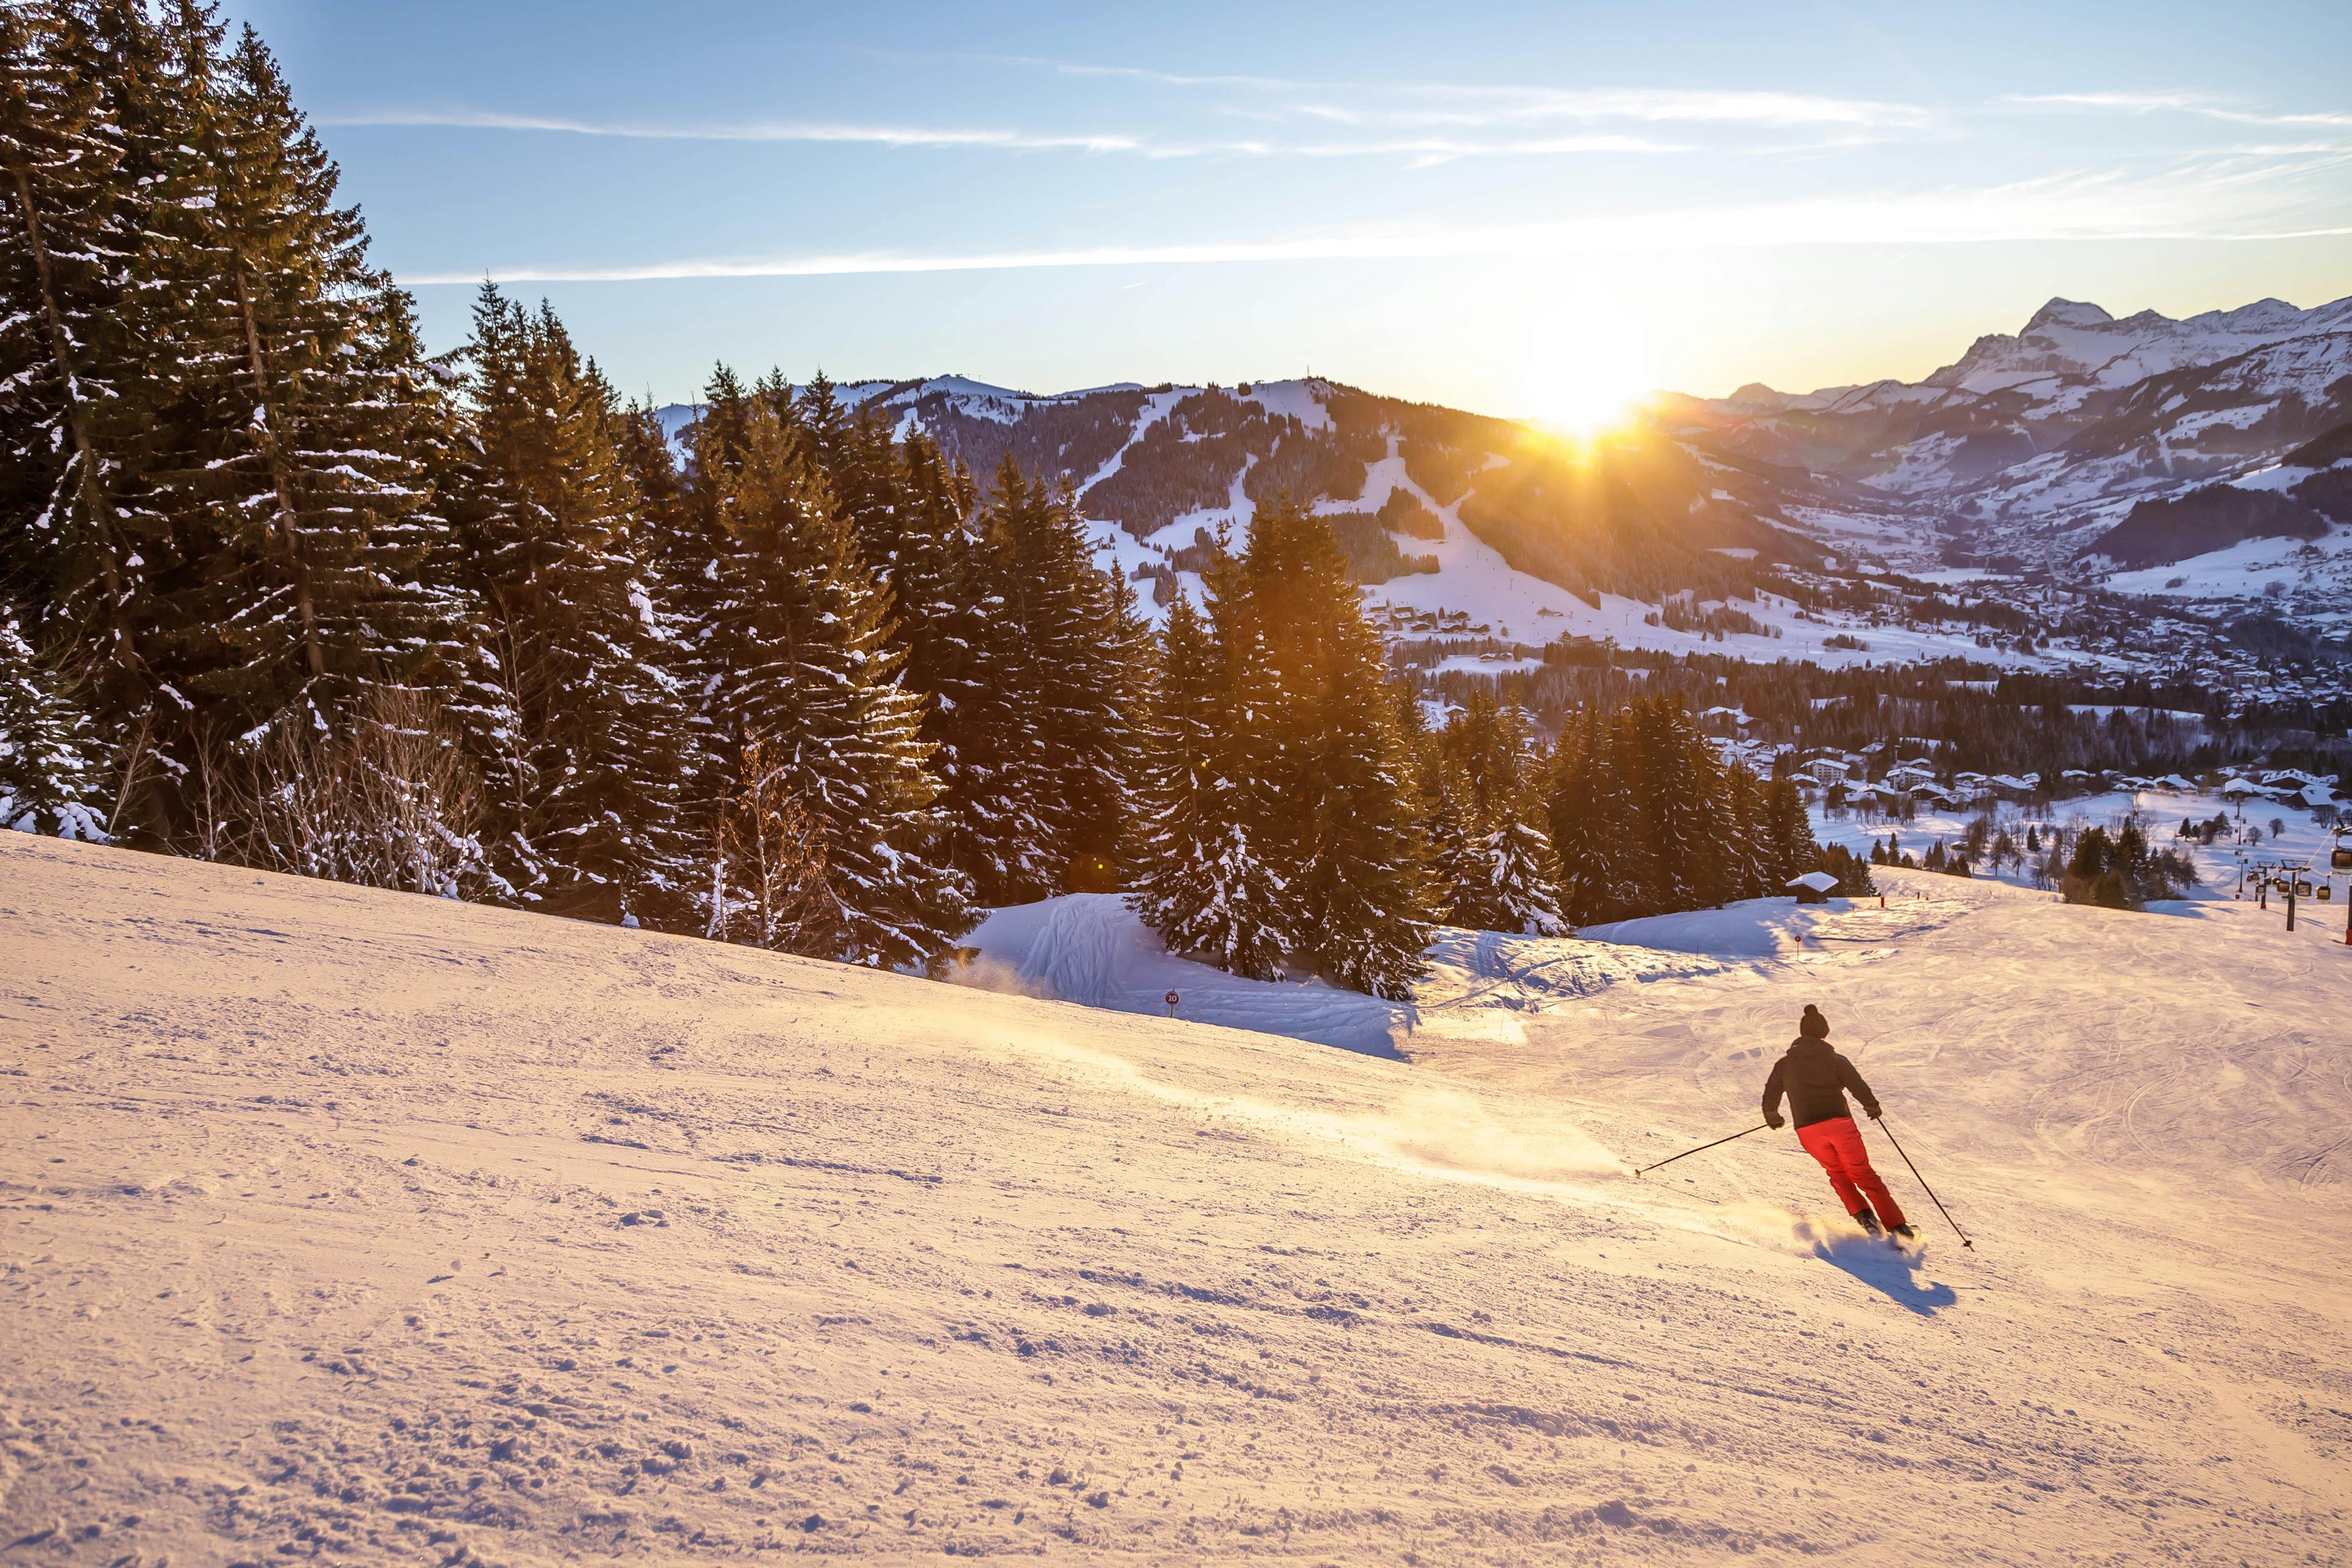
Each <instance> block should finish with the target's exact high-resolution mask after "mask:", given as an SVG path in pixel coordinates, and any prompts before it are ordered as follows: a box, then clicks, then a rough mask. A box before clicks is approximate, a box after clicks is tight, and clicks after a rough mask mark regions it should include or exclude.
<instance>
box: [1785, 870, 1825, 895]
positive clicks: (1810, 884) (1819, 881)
mask: <svg viewBox="0 0 2352 1568" xmlns="http://www.w3.org/2000/svg"><path fill="white" fill-rule="evenodd" d="M1780 885H1781V886H1782V887H1784V888H1811V889H1812V890H1813V891H1815V892H1816V893H1826V892H1828V891H1829V890H1830V889H1832V888H1834V887H1836V886H1837V879H1836V878H1835V877H1832V876H1831V875H1830V874H1829V873H1828V872H1827V871H1808V872H1806V873H1805V874H1804V875H1803V876H1801V877H1791V878H1790V879H1788V880H1787V881H1786V882H1783V883H1782V884H1780Z"/></svg>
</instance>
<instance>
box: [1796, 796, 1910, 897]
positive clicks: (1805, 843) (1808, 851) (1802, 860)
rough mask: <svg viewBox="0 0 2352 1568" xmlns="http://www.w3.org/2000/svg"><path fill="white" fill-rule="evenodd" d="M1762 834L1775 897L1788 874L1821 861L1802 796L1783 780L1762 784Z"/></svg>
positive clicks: (1891, 858) (1891, 848)
mask: <svg viewBox="0 0 2352 1568" xmlns="http://www.w3.org/2000/svg"><path fill="white" fill-rule="evenodd" d="M1764 837H1765V838H1766V840H1767V841H1768V842H1769V844H1770V846H1771V850H1772V855H1771V870H1770V872H1769V874H1768V880H1769V882H1770V886H1769V888H1768V889H1766V893H1767V895H1768V896H1776V897H1777V896H1778V895H1779V894H1780V891H1781V890H1782V889H1785V888H1786V887H1787V886H1788V885H1789V879H1790V878H1792V877H1801V876H1803V875H1804V874H1805V873H1806V872H1808V871H1811V870H1812V869H1813V868H1815V867H1817V866H1818V865H1820V864H1821V858H1822V850H1821V846H1820V845H1819V844H1816V843H1815V842H1814V841H1813V823H1812V818H1811V817H1810V816H1807V815H1806V814H1805V802H1804V797H1803V796H1802V795H1799V794H1798V793H1797V786H1796V785H1795V784H1793V783H1791V782H1790V781H1789V780H1787V779H1774V780H1773V781H1772V782H1771V783H1769V784H1766V785H1765V786H1764ZM1886 857H1887V864H1888V865H1890V866H1891V865H1893V864H1894V863H1895V836H1894V835H1893V834H1891V833H1890V834H1888V835H1887V836H1886Z"/></svg>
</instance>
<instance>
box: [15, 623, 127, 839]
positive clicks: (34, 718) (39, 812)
mask: <svg viewBox="0 0 2352 1568" xmlns="http://www.w3.org/2000/svg"><path fill="white" fill-rule="evenodd" d="M99 752H100V748H99V745H98V741H97V737H96V736H95V735H94V734H93V733H92V732H91V728H90V724H89V719H88V718H87V717H86V716H85V715H84V714H83V713H81V712H80V710H79V709H77V708H76V707H75V706H74V705H73V704H72V703H71V702H69V701H68V700H67V699H66V697H65V694H64V693H63V692H62V691H60V690H59V689H58V683H57V681H56V679H55V678H54V677H53V676H52V675H51V674H50V672H49V671H48V670H47V669H46V668H42V666H41V664H40V662H39V661H38V660H37V659H36V658H34V655H33V649H32V646H31V645H30V644H29V643H27V642H26V640H25V637H24V635H23V633H22V632H21V631H20V630H19V629H18V626H17V624H16V619H15V617H14V616H6V617H0V828H15V829H16V830H17V831H18V832H22V833H46V834H50V835H54V836H56V837H61V838H80V839H85V840H88V841H89V842H90V843H93V844H103V843H105V842H106V838H107V834H106V826H105V823H106V805H105V783H104V778H103V774H102V771H101V768H100V762H99Z"/></svg>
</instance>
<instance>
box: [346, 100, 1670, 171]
mask: <svg viewBox="0 0 2352 1568" xmlns="http://www.w3.org/2000/svg"><path fill="white" fill-rule="evenodd" d="M319 122H320V124H322V125H330V126H371V125H372V126H409V127H417V128H435V127H448V128H456V129H462V130H470V131H520V132H546V133H550V134H556V135H567V136H595V137H613V138H618V139H621V140H631V141H652V142H836V143H849V144H863V145H866V146H877V147H929V148H964V147H968V148H978V149H990V148H995V149H1002V150H1004V151H1007V152H1043V151H1065V152H1081V153H1129V154H1134V155H1137V156H1140V157H1146V158H1204V157H1214V156H1220V155H1223V156H1235V157H1253V158H1273V157H1294V158H1369V157H1404V158H1416V159H1424V160H1436V159H1454V158H1498V157H1567V156H1575V155H1580V154H1603V153H1688V152H1695V151H1697V149H1696V147H1694V146H1691V145H1689V144H1686V143H1682V142H1664V141H1660V140H1659V139H1657V138H1656V137H1653V136H1643V135H1632V134H1627V133H1623V132H1583V133H1579V134H1573V135H1527V134H1521V135H1516V136H1502V137H1485V138H1476V137H1467V136H1461V135H1400V134H1393V133H1391V134H1385V135H1381V136H1376V137H1370V138H1367V139H1362V140H1354V141H1339V140H1332V139H1330V138H1328V137H1323V138H1318V139H1309V140H1285V139H1282V138H1276V137H1240V138H1228V139H1223V140H1214V139H1212V140H1200V141H1161V140H1156V139H1153V138H1150V137H1146V136H1138V135H1127V134H1122V133H1118V132H1035V131H1017V130H1004V129H1000V128H995V127H984V126H921V125H868V124H853V123H840V122H831V121H735V122H723V121H722V122H713V121H691V122H680V123H675V124H664V123H660V122H656V121H593V120H581V119H572V118H568V117H564V116H559V115H539V114H510V113H506V112H503V111H501V110H476V109H386V110H362V111H356V112H350V113H341V114H325V115H320V117H319Z"/></svg>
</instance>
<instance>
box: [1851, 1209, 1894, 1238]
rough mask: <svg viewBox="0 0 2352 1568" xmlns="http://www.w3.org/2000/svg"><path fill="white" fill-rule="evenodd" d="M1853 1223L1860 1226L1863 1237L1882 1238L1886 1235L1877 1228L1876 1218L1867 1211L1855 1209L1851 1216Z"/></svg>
mask: <svg viewBox="0 0 2352 1568" xmlns="http://www.w3.org/2000/svg"><path fill="white" fill-rule="evenodd" d="M1853 1223H1854V1224H1856V1225H1858V1226H1862V1230H1863V1234H1864V1235H1865V1236H1884V1235H1885V1234H1886V1233H1885V1231H1882V1230H1880V1229H1879V1228H1878V1216H1877V1215H1874V1214H1873V1213H1871V1212H1870V1211H1869V1210H1868V1209H1856V1210H1855V1211H1854V1214H1853Z"/></svg>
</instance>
